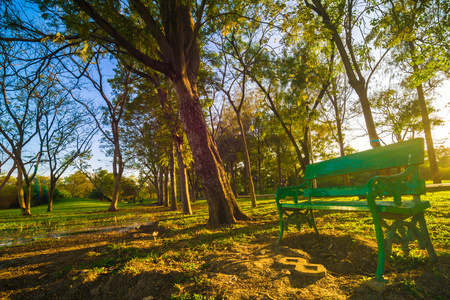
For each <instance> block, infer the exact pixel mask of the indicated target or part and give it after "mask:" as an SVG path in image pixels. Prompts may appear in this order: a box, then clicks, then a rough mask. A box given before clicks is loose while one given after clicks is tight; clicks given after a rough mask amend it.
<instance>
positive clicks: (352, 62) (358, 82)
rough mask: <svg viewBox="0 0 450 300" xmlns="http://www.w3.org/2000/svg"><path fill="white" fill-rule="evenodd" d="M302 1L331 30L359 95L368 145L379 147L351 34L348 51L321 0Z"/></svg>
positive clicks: (351, 82) (346, 69)
mask: <svg viewBox="0 0 450 300" xmlns="http://www.w3.org/2000/svg"><path fill="white" fill-rule="evenodd" d="M304 1H305V4H306V6H307V7H309V8H310V9H312V10H313V11H315V12H316V13H317V14H318V15H319V16H320V17H321V18H322V20H323V23H324V24H325V26H326V27H327V28H328V30H330V31H331V33H332V39H333V42H334V44H335V45H336V47H337V49H338V51H339V54H340V56H341V60H342V62H343V64H344V67H345V71H346V74H347V77H348V79H349V84H350V86H351V87H352V88H353V89H354V90H355V92H356V94H357V95H358V97H359V102H360V103H361V108H362V110H363V115H364V120H365V122H366V128H367V132H368V134H369V139H370V145H371V146H372V147H373V148H375V147H380V146H381V143H380V140H379V139H378V134H377V131H376V128H375V123H374V121H373V117H372V111H371V108H370V103H369V99H368V97H367V87H366V80H365V79H364V77H363V76H362V74H361V72H360V69H359V65H358V62H357V61H356V59H355V55H354V52H353V46H352V44H351V42H352V38H351V36H347V47H348V48H349V51H348V52H347V49H346V48H345V46H344V43H343V42H342V40H341V37H340V35H339V32H338V30H337V28H336V26H335V25H334V24H333V23H332V21H331V19H330V16H329V15H328V12H327V11H326V9H325V8H324V7H323V6H322V3H321V0H311V1H312V3H313V4H310V3H309V2H308V0H304ZM352 13H353V12H352V11H351V8H349V14H350V15H349V16H348V18H351V17H352V15H351V14H352ZM349 22H350V20H349Z"/></svg>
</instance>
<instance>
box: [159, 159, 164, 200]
mask: <svg viewBox="0 0 450 300" xmlns="http://www.w3.org/2000/svg"><path fill="white" fill-rule="evenodd" d="M158 190H159V193H158V205H161V206H163V205H164V199H165V195H164V172H163V169H162V167H161V169H160V171H159V178H158Z"/></svg>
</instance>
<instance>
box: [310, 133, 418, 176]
mask: <svg viewBox="0 0 450 300" xmlns="http://www.w3.org/2000/svg"><path fill="white" fill-rule="evenodd" d="M423 161H424V140H423V139H422V138H416V139H412V140H409V141H405V142H399V143H396V144H391V145H387V146H383V147H377V148H374V149H370V150H366V151H362V152H358V153H353V154H350V155H347V156H342V157H338V158H334V159H330V160H327V161H323V162H319V163H316V164H311V165H307V166H306V171H305V178H306V179H318V178H325V177H332V176H339V175H345V174H353V173H361V172H369V171H375V170H381V169H388V168H397V167H404V166H411V165H420V164H423Z"/></svg>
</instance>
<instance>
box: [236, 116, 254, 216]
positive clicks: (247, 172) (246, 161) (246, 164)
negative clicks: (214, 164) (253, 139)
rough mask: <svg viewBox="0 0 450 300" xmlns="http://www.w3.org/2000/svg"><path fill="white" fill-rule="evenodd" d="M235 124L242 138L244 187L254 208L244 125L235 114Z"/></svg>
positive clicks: (252, 185)
mask: <svg viewBox="0 0 450 300" xmlns="http://www.w3.org/2000/svg"><path fill="white" fill-rule="evenodd" d="M236 118H237V122H238V125H239V129H240V131H241V137H242V144H243V146H244V149H243V152H244V167H245V170H246V172H245V175H246V176H247V180H246V186H247V188H248V190H249V191H250V199H251V202H252V207H256V195H255V186H254V184H253V178H252V168H251V165H250V155H249V154H248V147H247V139H246V138H245V131H244V125H242V119H241V115H240V113H236Z"/></svg>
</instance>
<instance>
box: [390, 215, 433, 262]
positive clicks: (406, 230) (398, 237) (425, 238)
mask: <svg viewBox="0 0 450 300" xmlns="http://www.w3.org/2000/svg"><path fill="white" fill-rule="evenodd" d="M382 225H383V226H385V227H386V229H387V234H386V242H385V244H386V256H387V257H390V255H391V253H392V244H393V243H394V242H398V243H400V244H401V248H402V251H403V252H404V253H405V254H406V255H408V254H409V250H410V249H409V243H410V242H411V241H412V240H414V239H417V242H418V243H419V247H420V249H427V252H428V255H429V256H430V260H431V261H432V262H435V261H436V260H437V255H436V252H435V251H434V248H433V244H432V243H431V240H430V236H429V233H428V229H427V225H426V222H425V217H424V213H423V212H420V213H418V214H417V215H415V216H413V217H412V218H411V221H405V220H395V221H393V222H392V224H391V225H388V224H387V222H385V221H384V220H383V224H382Z"/></svg>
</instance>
